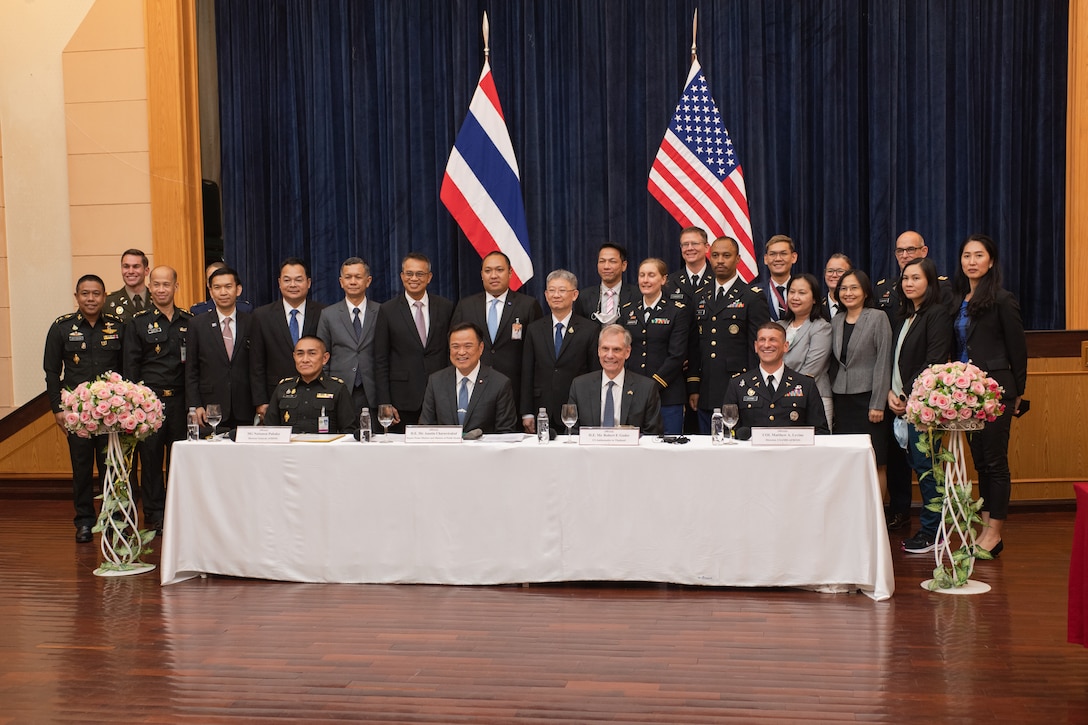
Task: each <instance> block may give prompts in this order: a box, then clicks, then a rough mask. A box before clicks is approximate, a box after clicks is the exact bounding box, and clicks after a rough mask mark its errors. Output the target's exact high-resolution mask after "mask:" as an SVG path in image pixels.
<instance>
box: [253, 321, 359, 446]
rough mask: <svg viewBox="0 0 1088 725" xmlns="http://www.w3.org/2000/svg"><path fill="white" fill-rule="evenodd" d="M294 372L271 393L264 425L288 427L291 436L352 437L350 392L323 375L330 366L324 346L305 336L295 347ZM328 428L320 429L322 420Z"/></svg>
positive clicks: (354, 421)
mask: <svg viewBox="0 0 1088 725" xmlns="http://www.w3.org/2000/svg"><path fill="white" fill-rule="evenodd" d="M294 359H295V370H296V371H297V372H298V375H296V376H295V377H292V378H287V379H285V380H284V381H283V382H281V383H280V384H279V385H277V386H276V389H275V390H274V391H273V392H272V398H271V400H269V401H268V410H267V411H266V412H265V417H264V422H265V424H266V425H289V426H291V432H293V433H354V432H355V429H356V428H358V427H359V420H358V418H356V417H355V406H354V405H352V402H351V392H350V391H349V390H348V389H347V387H345V386H344V381H343V380H341V379H340V378H334V377H333V376H332V375H325V374H324V367H325V364H326V363H328V362H329V352H328V350H326V349H325V343H324V342H323V341H322V340H321V338H320V337H317V336H315V335H305V336H303V337H300V338H299V341H298V342H297V343H295V351H294ZM323 417H324V418H325V419H326V421H325V422H326V423H327V426H328V427H327V428H325V429H324V430H322V429H321V422H322V421H321V419H322V418H323Z"/></svg>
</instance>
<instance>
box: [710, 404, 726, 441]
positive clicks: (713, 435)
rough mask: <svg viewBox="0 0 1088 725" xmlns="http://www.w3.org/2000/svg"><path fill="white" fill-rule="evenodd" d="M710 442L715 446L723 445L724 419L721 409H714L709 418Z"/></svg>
mask: <svg viewBox="0 0 1088 725" xmlns="http://www.w3.org/2000/svg"><path fill="white" fill-rule="evenodd" d="M710 442H711V443H713V444H714V445H716V446H720V445H724V444H725V418H723V417H722V409H721V408H715V409H714V415H713V416H712V417H711V418H710Z"/></svg>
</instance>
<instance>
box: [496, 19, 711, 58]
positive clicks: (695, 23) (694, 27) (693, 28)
mask: <svg viewBox="0 0 1088 725" xmlns="http://www.w3.org/2000/svg"><path fill="white" fill-rule="evenodd" d="M485 22H486V21H485ZM698 31H699V8H695V13H694V14H693V15H692V16H691V62H692V63H694V62H695V34H696V33H697V32H698Z"/></svg>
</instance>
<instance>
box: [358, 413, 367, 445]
mask: <svg viewBox="0 0 1088 725" xmlns="http://www.w3.org/2000/svg"><path fill="white" fill-rule="evenodd" d="M359 441H360V442H361V443H369V442H370V408H363V410H362V412H360V413H359Z"/></svg>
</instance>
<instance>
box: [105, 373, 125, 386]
mask: <svg viewBox="0 0 1088 725" xmlns="http://www.w3.org/2000/svg"><path fill="white" fill-rule="evenodd" d="M122 380H124V378H122V377H121V374H120V373H115V372H111V373H110V377H109V381H110V382H111V383H119V382H121V381H122Z"/></svg>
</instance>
